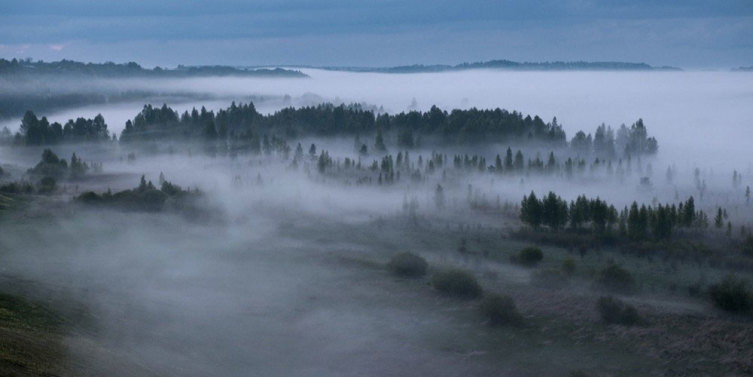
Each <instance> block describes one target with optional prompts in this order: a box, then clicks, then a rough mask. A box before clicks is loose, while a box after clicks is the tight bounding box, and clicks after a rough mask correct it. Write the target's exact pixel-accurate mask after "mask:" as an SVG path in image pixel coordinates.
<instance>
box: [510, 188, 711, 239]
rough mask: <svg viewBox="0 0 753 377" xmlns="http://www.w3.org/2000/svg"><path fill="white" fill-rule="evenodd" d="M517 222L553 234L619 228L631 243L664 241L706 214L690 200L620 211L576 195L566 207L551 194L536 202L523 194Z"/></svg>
mask: <svg viewBox="0 0 753 377" xmlns="http://www.w3.org/2000/svg"><path fill="white" fill-rule="evenodd" d="M520 219H521V221H523V223H524V224H526V225H529V226H531V227H532V228H534V229H540V228H541V227H542V226H545V227H547V228H549V229H551V230H553V231H558V230H561V229H565V228H568V229H571V230H576V231H577V230H584V229H590V230H593V231H595V232H596V233H599V234H604V233H610V232H611V231H612V230H613V229H614V226H615V225H619V234H620V235H623V236H626V237H628V238H629V239H631V240H634V241H641V240H648V239H666V238H669V237H670V236H671V235H672V232H673V229H675V228H679V227H686V228H689V227H703V226H706V225H707V224H706V221H705V220H704V219H706V215H705V213H703V211H698V212H696V209H695V203H694V200H693V197H690V198H689V199H688V200H687V201H685V202H681V203H679V205H675V204H672V205H670V204H666V205H662V204H659V205H657V206H655V207H653V206H646V205H641V206H640V207H639V206H638V203H636V202H633V204H632V205H631V206H630V207H629V208H627V207H625V208H624V209H623V210H622V211H620V212H618V211H617V209H616V208H615V207H614V206H613V205H610V204H608V203H607V202H605V201H603V200H601V199H599V198H596V199H588V198H586V197H585V196H584V195H581V196H579V197H578V198H577V199H575V200H574V201H571V202H570V203H569V204H568V202H567V201H566V200H564V199H562V198H561V197H559V196H558V195H557V194H555V193H554V192H551V191H550V192H549V194H547V195H546V196H545V197H543V198H542V199H539V198H537V197H536V194H535V193H534V192H531V194H530V195H524V196H523V200H522V201H521V205H520Z"/></svg>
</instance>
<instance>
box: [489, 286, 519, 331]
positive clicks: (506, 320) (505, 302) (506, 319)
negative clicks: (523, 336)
mask: <svg viewBox="0 0 753 377" xmlns="http://www.w3.org/2000/svg"><path fill="white" fill-rule="evenodd" d="M480 309H481V314H482V315H483V316H484V317H485V318H486V319H487V320H488V321H489V324H490V325H492V326H517V325H520V324H521V323H522V322H523V316H521V315H520V313H518V309H517V308H516V307H515V301H513V299H512V297H510V296H501V295H497V294H489V295H486V296H485V297H484V300H483V301H481V305H480Z"/></svg>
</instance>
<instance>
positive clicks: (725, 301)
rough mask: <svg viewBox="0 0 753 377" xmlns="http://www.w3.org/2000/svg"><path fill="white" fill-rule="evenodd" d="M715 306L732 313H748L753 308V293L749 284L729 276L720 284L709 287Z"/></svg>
mask: <svg viewBox="0 0 753 377" xmlns="http://www.w3.org/2000/svg"><path fill="white" fill-rule="evenodd" d="M709 295H710V296H711V300H712V301H713V303H714V305H716V306H717V307H719V308H720V309H723V310H726V311H730V312H747V311H750V310H751V308H753V293H751V291H750V288H749V287H748V282H747V281H746V280H743V279H741V278H738V277H736V276H734V275H727V276H725V277H724V279H722V281H721V282H719V284H714V285H712V286H711V287H709Z"/></svg>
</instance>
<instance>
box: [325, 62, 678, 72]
mask: <svg viewBox="0 0 753 377" xmlns="http://www.w3.org/2000/svg"><path fill="white" fill-rule="evenodd" d="M322 68H323V69H327V70H333V71H349V72H382V73H422V72H446V71H463V70H469V69H502V70H511V71H680V70H681V69H680V68H677V67H669V66H663V67H653V66H651V65H648V64H646V63H627V62H585V61H577V62H562V61H555V62H523V63H521V62H515V61H512V60H504V59H503V60H489V61H485V62H474V63H462V64H458V65H444V64H433V65H423V64H414V65H404V66H396V67H383V68H369V67H322Z"/></svg>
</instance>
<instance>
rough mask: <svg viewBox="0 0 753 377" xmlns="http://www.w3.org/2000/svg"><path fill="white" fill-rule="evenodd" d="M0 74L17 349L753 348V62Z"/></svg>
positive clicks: (6, 67)
mask: <svg viewBox="0 0 753 377" xmlns="http://www.w3.org/2000/svg"><path fill="white" fill-rule="evenodd" d="M563 67H564V68H563ZM0 83H2V86H0V117H1V118H0V375H3V376H5V375H7V376H26V375H33V376H207V375H215V376H248V375H260V376H354V375H367V376H420V375H425V376H461V375H464V376H465V375H470V376H481V375H484V376H485V375H489V376H491V375H495V376H498V375H509V376H639V375H640V376H664V375H669V376H732V375H749V374H752V373H753V327H751V323H753V322H751V321H752V320H753V285H751V283H753V210H752V209H753V203H751V199H752V198H751V195H752V194H751V186H753V160H751V156H753V155H752V154H751V153H750V144H749V142H750V140H753V139H752V137H753V133H752V132H753V124H751V119H753V109H751V106H750V99H751V92H750V88H751V87H753V77H751V76H750V74H749V73H747V72H743V71H740V72H685V71H680V70H677V69H673V68H671V67H661V68H653V67H651V66H648V65H645V64H628V63H584V62H577V63H562V62H555V63H536V64H533V63H525V64H522V63H515V62H510V61H495V62H486V63H465V64H464V65H457V66H408V67H395V68H385V69H355V68H353V69H336V68H326V69H325V68H311V67H303V68H295V69H283V68H273V69H270V68H253V69H245V68H232V67H224V66H202V67H185V66H179V67H178V68H176V69H167V68H159V67H157V68H154V69H147V68H142V67H141V66H140V65H138V64H136V63H128V64H114V63H106V64H93V63H88V64H86V63H78V62H73V61H66V60H63V61H60V62H51V63H45V62H41V61H40V62H32V61H31V60H15V59H13V60H0Z"/></svg>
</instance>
